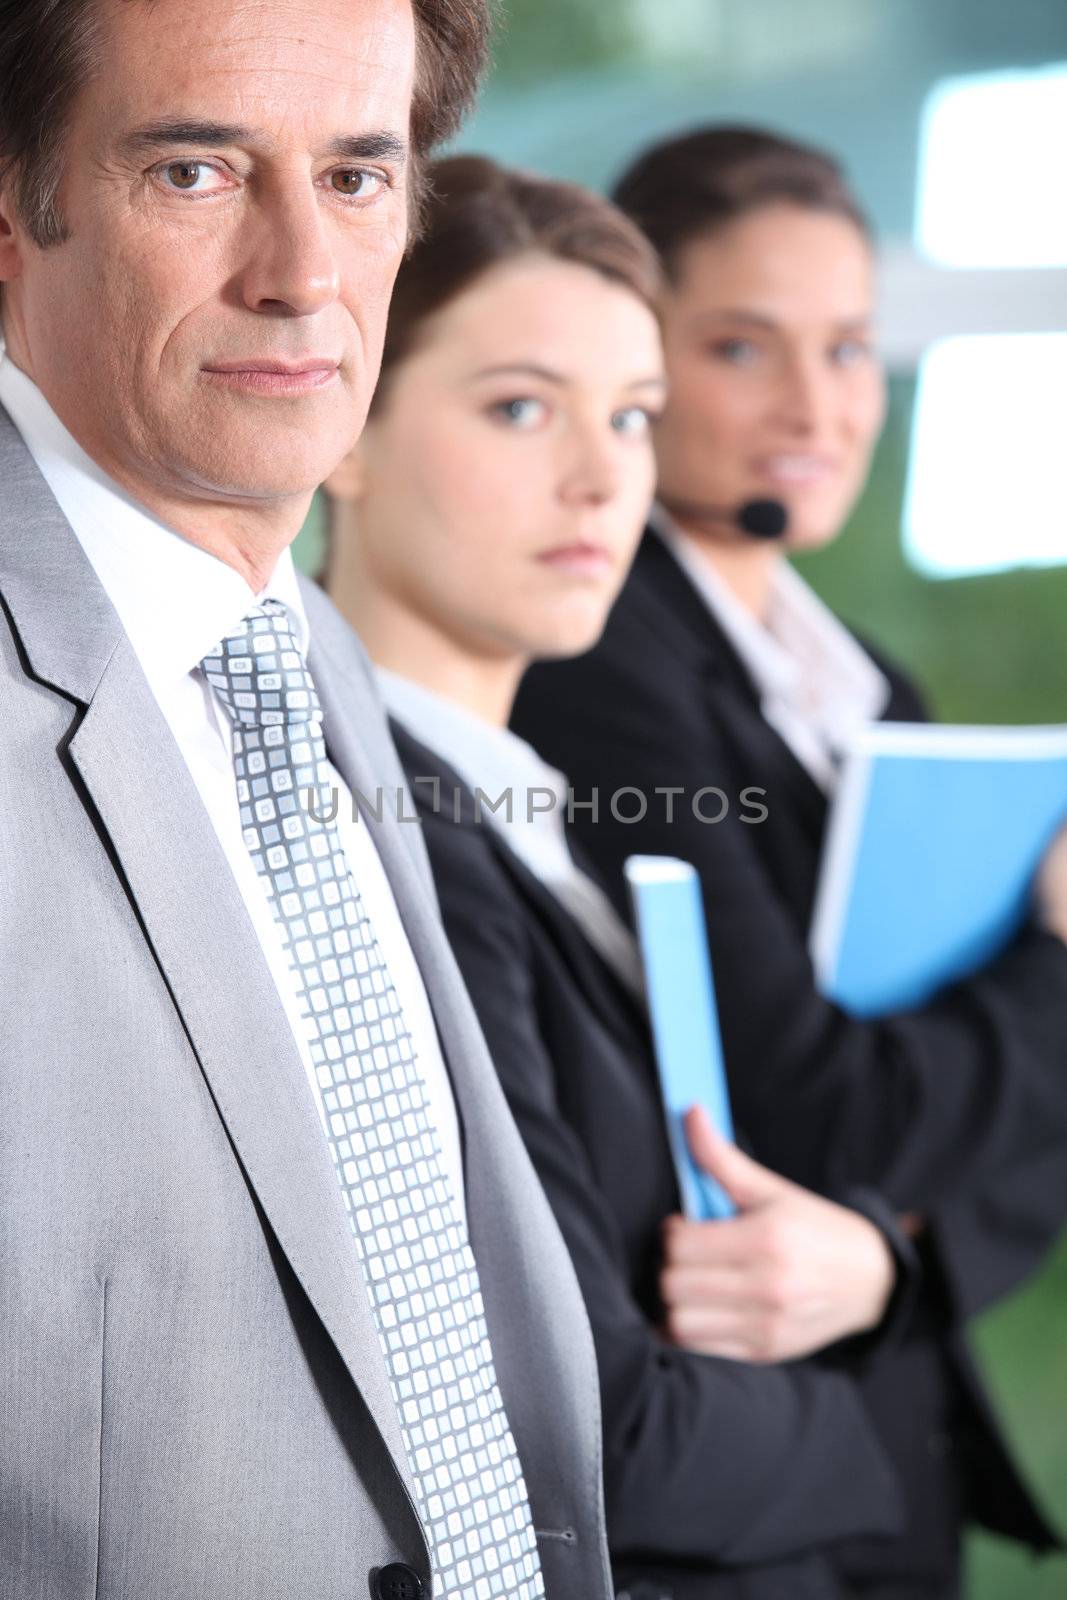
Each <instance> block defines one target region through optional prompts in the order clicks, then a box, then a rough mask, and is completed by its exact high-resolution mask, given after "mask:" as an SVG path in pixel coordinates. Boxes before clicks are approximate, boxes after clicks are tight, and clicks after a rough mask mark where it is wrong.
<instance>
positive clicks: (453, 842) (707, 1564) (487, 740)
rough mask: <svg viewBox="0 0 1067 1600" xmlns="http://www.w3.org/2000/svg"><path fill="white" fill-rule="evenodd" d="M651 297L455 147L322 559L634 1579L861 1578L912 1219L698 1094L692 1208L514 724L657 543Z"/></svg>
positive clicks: (596, 223) (614, 972) (787, 1586)
mask: <svg viewBox="0 0 1067 1600" xmlns="http://www.w3.org/2000/svg"><path fill="white" fill-rule="evenodd" d="M656 289H657V273H656V268H655V262H654V258H653V256H652V254H651V252H650V251H649V249H648V247H647V246H646V245H645V244H644V243H643V241H642V240H641V238H640V235H639V234H638V233H637V232H636V230H634V229H633V228H632V227H631V226H630V225H629V224H627V223H626V222H625V221H624V219H622V218H621V217H620V216H619V214H618V213H617V212H616V211H614V209H613V208H611V207H610V206H608V205H607V204H606V203H605V202H603V201H601V200H598V199H596V198H595V197H593V196H592V195H589V194H587V193H585V192H584V191H581V190H578V189H575V188H572V187H571V186H568V185H557V184H550V183H546V182H541V181H539V180H537V179H533V178H530V177H525V176H520V175H516V174H510V173H507V172H504V171H502V170H501V169H499V168H497V167H495V166H494V165H493V164H492V163H489V162H485V161H481V160H477V159H474V158H466V159H462V158H456V159H453V160H450V161H446V162H443V163H440V164H438V166H437V167H436V168H435V170H434V171H433V173H432V188H431V199H430V202H429V205H428V209H427V214H426V217H425V219H424V228H423V232H422V235H421V237H420V239H419V242H418V243H417V244H416V246H415V248H414V250H413V252H412V254H411V255H410V257H409V258H408V260H407V261H406V262H405V263H404V266H403V267H402V268H401V272H400V277H399V280H398V284H397V293H396V298H395V301H394V314H393V319H392V321H391V325H390V332H389V335H388V339H387V345H386V351H385V358H384V365H383V381H382V385H381V387H380V389H379V392H378V395H377V397H376V400H375V404H374V407H373V409H372V414H371V417H370V420H369V423H368V426H367V429H366V431H365V433H364V436H363V439H362V441H361V444H360V446H359V448H358V450H357V452H356V453H355V455H354V456H353V457H352V458H351V459H350V461H349V462H348V463H347V464H346V467H345V468H344V469H343V470H342V471H341V472H340V473H339V474H337V475H336V476H335V477H334V478H333V479H332V480H331V482H330V484H329V486H328V487H329V489H330V492H331V494H332V496H333V500H334V527H333V538H332V544H331V559H330V564H329V572H328V583H329V587H330V590H331V592H332V594H333V596H334V598H335V599H336V600H337V601H338V602H339V603H340V604H341V606H342V607H343V608H344V609H345V610H346V612H347V613H348V615H349V616H350V617H351V619H352V620H353V622H354V623H355V624H356V626H357V627H358V628H359V630H360V632H361V633H362V635H363V637H364V640H365V642H366V644H367V646H368V649H369V651H370V653H371V656H372V658H373V659H374V660H375V661H376V663H377V664H378V667H379V681H380V684H381V687H382V690H383V694H384V696H385V698H386V701H387V703H388V704H389V706H390V708H391V710H392V712H393V715H394V719H395V723H396V737H397V740H398V745H399V748H400V750H401V753H402V755H403V756H404V758H405V761H406V763H407V770H408V776H409V784H410V789H411V793H412V795H413V796H414V797H415V799H416V801H417V803H418V805H419V809H420V814H421V817H422V830H421V832H422V838H423V840H424V841H425V844H426V847H427V848H428V850H429V854H430V859H431V862H432V865H433V867H434V871H435V876H436V880H437V885H438V891H439V895H440V901H441V909H442V914H443V917H444V920H445V923H446V926H447V928H448V931H449V935H450V938H451V941H452V945H453V949H454V951H455V954H456V958H457V961H458V962H459V965H460V968H461V970H462V972H463V974H464V976H465V978H466V981H467V984H468V987H469V990H470V993H471V997H472V999H473V1001H474V1004H475V1007H476V1009H477V1011H478V1014H479V1017H480V1019H481V1022H482V1026H483V1028H484V1029H485V1032H486V1035H487V1038H488V1040H489V1043H490V1046H491V1050H492V1053H493V1057H494V1060H495V1063H496V1066H497V1070H498V1073H499V1075H500V1080H501V1083H502V1085H503V1088H504V1091H505V1093H506V1095H507V1098H508V1101H509V1104H510V1106H511V1109H512V1111H513V1114H514V1115H515V1118H516V1121H517V1124H518V1126H519V1129H520V1131H521V1133H522V1136H523V1138H524V1140H525V1142H526V1146H527V1148H528V1150H529V1152H530V1155H531V1157H532V1159H533V1161H534V1164H535V1166H536V1169H537V1171H538V1174H539V1176H540V1178H541V1181H542V1183H543V1184H544V1186H545V1189H546V1192H547V1194H548V1197H549V1200H550V1201H551V1203H552V1205H553V1208H554V1210H555V1213H556V1215H557V1217H558V1219H559V1222H560V1224H561V1227H562V1230H563V1232H564V1235H565V1237H566V1239H567V1242H568V1245H569V1247H570V1250H571V1252H572V1255H573V1257H574V1261H575V1264H576V1267H577V1271H578V1276H579V1280H580V1282H581V1285H582V1288H583V1292H584V1295H585V1299H586V1304H587V1307H588V1311H589V1316H590V1321H591V1324H592V1327H593V1331H594V1337H595V1340H596V1346H597V1353H598V1361H599V1366H600V1375H601V1407H602V1416H603V1430H604V1482H605V1498H606V1511H607V1520H608V1530H609V1539H610V1544H611V1548H612V1554H613V1560H614V1564H615V1572H616V1581H617V1587H618V1590H619V1593H620V1595H626V1596H628V1597H629V1600H845V1597H846V1596H847V1595H848V1594H849V1592H850V1591H849V1590H848V1588H847V1587H846V1586H845V1585H844V1584H843V1583H842V1582H841V1580H840V1578H839V1576H838V1574H837V1573H836V1571H835V1563H834V1551H835V1550H836V1548H837V1547H838V1546H839V1544H840V1543H841V1542H842V1541H846V1540H859V1539H862V1540H863V1541H864V1542H865V1543H866V1544H869V1545H870V1546H871V1547H872V1548H875V1547H877V1548H887V1547H889V1546H891V1545H892V1544H893V1543H894V1541H895V1539H897V1538H899V1536H900V1534H901V1531H902V1526H903V1519H902V1487H901V1485H900V1483H899V1481H898V1478H897V1475H896V1473H895V1472H894V1470H893V1468H892V1466H891V1464H890V1461H889V1458H888V1453H887V1451H886V1450H885V1448H884V1445H883V1443H882V1442H881V1441H880V1439H879V1438H878V1436H877V1434H876V1432H875V1430H874V1429H873V1427H872V1426H871V1423H870V1419H869V1417H868V1415H867V1411H866V1406H865V1403H864V1400H863V1398H862V1380H861V1377H860V1376H859V1375H860V1374H862V1372H863V1371H864V1370H865V1369H866V1367H868V1366H869V1365H871V1364H873V1363H875V1362H877V1361H878V1360H880V1359H881V1358H882V1357H883V1356H884V1355H887V1354H888V1352H889V1351H891V1349H892V1348H893V1346H894V1343H895V1340H896V1337H897V1330H898V1328H899V1327H900V1326H902V1324H903V1322H904V1320H906V1318H907V1315H908V1304H909V1295H910V1293H911V1289H912V1280H913V1274H914V1270H915V1267H914V1262H913V1260H912V1252H911V1247H910V1243H909V1240H908V1239H907V1237H906V1235H905V1234H904V1232H903V1231H902V1230H900V1229H899V1228H898V1226H897V1223H896V1218H895V1216H894V1213H893V1211H892V1208H891V1207H888V1206H886V1205H885V1203H884V1201H883V1200H882V1198H881V1197H880V1196H879V1195H878V1194H877V1193H875V1192H873V1191H867V1190H865V1189H863V1188H862V1187H861V1186H857V1187H856V1189H855V1191H854V1192H853V1191H849V1192H844V1191H842V1192H841V1193H840V1195H839V1196H838V1198H837V1200H836V1201H835V1200H831V1199H827V1198H823V1197H820V1196H817V1195H814V1194H810V1193H808V1192H806V1191H804V1190H803V1189H801V1188H800V1187H799V1186H797V1185H795V1184H792V1183H790V1182H788V1181H786V1180H784V1179H782V1178H781V1177H779V1176H778V1175H776V1174H774V1173H773V1172H771V1171H769V1170H767V1169H766V1168H764V1167H761V1166H759V1165H757V1164H756V1163H755V1162H753V1161H751V1160H750V1159H748V1158H747V1157H746V1156H745V1155H743V1154H742V1152H741V1151H740V1150H737V1149H734V1147H732V1146H729V1145H726V1144H724V1143H723V1142H722V1141H719V1140H716V1139H715V1138H714V1136H713V1135H712V1134H711V1133H710V1131H709V1130H708V1128H707V1127H706V1126H705V1125H704V1124H703V1123H702V1122H701V1121H700V1119H699V1118H694V1119H692V1125H691V1130H690V1131H691V1136H692V1140H693V1144H694V1149H695V1151H696V1153H697V1155H698V1157H699V1158H700V1159H702V1160H703V1161H704V1163H705V1164H706V1165H707V1166H708V1168H709V1170H712V1171H714V1172H715V1173H717V1174H718V1176H719V1177H720V1178H721V1179H722V1181H723V1182H725V1183H727V1184H728V1185H729V1186H730V1188H731V1189H732V1191H733V1193H734V1195H735V1198H736V1199H737V1201H738V1203H739V1208H740V1210H739V1215H738V1216H737V1217H736V1218H734V1219H732V1220H731V1221H729V1222H726V1223H722V1224H698V1223H688V1222H685V1221H683V1220H682V1219H681V1218H680V1217H678V1216H677V1215H676V1214H675V1213H676V1212H677V1208H678V1197H677V1193H676V1189H675V1183H674V1178H673V1174H672V1167H671V1161H670V1154H669V1150H668V1146H667V1140H666V1134H665V1129H664V1125H663V1119H662V1116H661V1113H660V1109H659V1102H658V1098H657V1093H656V1088H655V1069H654V1062H653V1056H652V1047H651V1040H650V1036H649V1029H648V1023H647V1019H646V1016H645V1012H644V1006H643V1002H642V998H641V992H640V980H639V976H638V975H637V963H636V952H635V949H634V945H633V941H632V938H631V936H630V935H629V933H628V931H627V930H626V928H625V927H624V925H623V924H622V922H621V920H620V919H619V918H618V916H617V915H616V913H615V912H614V911H613V910H612V908H611V905H610V902H609V900H608V898H607V896H606V895H605V894H604V892H603V889H602V888H601V887H600V886H599V884H598V883H597V882H596V880H595V878H594V877H593V875H592V874H591V873H586V872H583V871H582V869H581V867H580V866H579V865H578V864H577V863H576V862H575V861H574V859H573V857H572V856H571V855H570V854H569V852H568V850H567V848H566V843H565V838H564V833H563V827H562V818H561V817H560V815H559V813H558V811H551V810H548V809H546V795H548V796H551V795H552V794H553V793H554V790H555V786H556V785H557V784H558V778H557V776H556V775H555V774H553V773H551V772H549V771H547V770H546V769H545V768H544V767H543V765H542V764H541V763H540V762H539V761H538V759H537V757H536V755H535V754H534V753H533V752H532V751H531V750H529V748H528V747H526V746H524V745H522V744H521V743H520V742H519V741H517V740H516V739H514V737H513V736H512V735H511V734H509V733H508V732H507V729H506V722H507V717H508V713H509V711H510V708H511V703H512V700H513V697H514V692H515V688H516V686H517V684H518V681H519V678H520V677H521V674H522V672H523V670H524V668H525V667H526V665H527V664H528V662H529V661H530V659H531V658H532V657H533V656H535V655H537V654H543V653H546V652H549V653H564V652H568V651H574V650H577V649H582V648H585V647H587V646H588V645H589V644H590V643H591V642H592V640H593V639H594V638H595V637H596V635H597V633H598V632H599V630H600V628H601V627H602V625H603V621H604V618H605V615H606V613H607V610H608V607H609V605H610V603H611V601H612V599H613V598H614V596H615V595H616V593H617V592H618V589H619V586H620V585H621V583H622V580H623V577H624V575H625V572H626V569H627V566H628V564H629V561H630V559H631V557H632V554H633V549H634V546H635V544H636V542H637V539H638V537H639V534H640V529H641V525H642V522H643V519H644V515H645V512H646V510H647V505H648V502H649V499H650V497H651V493H652V487H653V459H652V451H651V443H650V437H649V425H650V418H651V416H652V415H654V414H655V413H656V412H657V411H658V409H659V408H660V406H661V405H662V393H663V386H662V355H661V349H660V344H659V336H658V330H657V326H656V322H655V318H654V316H653V313H652V311H651V309H650V306H651V303H652V301H653V300H654V297H655V293H656ZM505 790H510V791H511V798H512V806H513V812H512V820H511V821H510V822H509V821H508V820H507V815H506V810H505V807H504V805H503V804H502V802H501V795H502V793H503V791H505ZM479 791H480V793H479ZM411 803H412V801H411V800H410V799H409V800H408V802H407V804H408V805H409V806H410V805H411ZM528 803H529V805H530V807H531V814H532V815H533V816H534V822H533V824H532V825H527V824H526V823H525V822H524V820H523V819H524V818H525V816H526V815H527V811H526V807H527V804H528ZM709 1228H714V1229H715V1230H716V1231H715V1249H716V1250H717V1252H718V1255H717V1266H716V1268H715V1274H714V1275H715V1277H716V1280H717V1283H718V1289H717V1294H716V1302H715V1303H716V1310H717V1314H718V1319H719V1321H718V1326H717V1328H716V1329H715V1330H714V1331H709V1330H708V1329H707V1328H706V1327H703V1326H702V1332H701V1349H699V1350H698V1349H695V1348H693V1346H692V1343H691V1342H690V1340H689V1336H688V1335H689V1319H688V1314H687V1311H686V1308H685V1306H684V1305H680V1304H679V1305H670V1304H668V1303H666V1302H667V1298H668V1296H669V1291H670V1289H671V1280H670V1277H669V1275H668V1276H665V1275H664V1271H663V1261H664V1245H663V1241H664V1237H665V1236H667V1237H669V1238H670V1239H671V1240H672V1241H674V1247H675V1250H676V1252H680V1254H681V1256H684V1254H685V1252H686V1250H687V1249H693V1248H694V1247H695V1246H697V1245H699V1243H700V1241H701V1239H702V1237H703V1235H704V1233H706V1231H707V1230H708V1229H709ZM702 1272H703V1269H702ZM674 1277H675V1280H676V1285H677V1286H679V1287H680V1288H681V1289H682V1291H683V1297H684V1292H685V1268H684V1264H682V1265H680V1266H678V1267H676V1269H675V1274H674ZM745 1358H747V1359H745ZM590 1403H591V1404H593V1403H595V1401H594V1397H592V1396H591V1397H590ZM534 1509H535V1515H536V1507H535V1508H534Z"/></svg>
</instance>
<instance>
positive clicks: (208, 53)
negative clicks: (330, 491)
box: [0, 0, 415, 504]
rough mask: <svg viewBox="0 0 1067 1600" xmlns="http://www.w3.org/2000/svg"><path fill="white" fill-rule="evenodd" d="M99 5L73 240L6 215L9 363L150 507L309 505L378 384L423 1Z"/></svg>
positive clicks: (78, 140) (77, 162) (70, 194)
mask: <svg viewBox="0 0 1067 1600" xmlns="http://www.w3.org/2000/svg"><path fill="white" fill-rule="evenodd" d="M101 5H102V21H103V27H104V39H103V51H102V55H101V61H100V67H99V70H98V71H97V72H96V74H95V76H94V77H93V79H92V80H91V81H90V82H89V83H88V84H87V85H86V87H85V88H84V89H83V91H82V92H81V94H80V95H79V96H78V98H77V100H76V102H75V104H74V107H73V114H72V118H71V124H70V129H69V132H68V134H67V137H66V143H65V155H66V159H65V167H64V176H63V184H62V189H61V192H60V207H61V211H62V214H63V218H64V221H65V223H66V225H67V228H68V230H69V237H68V239H67V240H66V242H65V243H63V244H61V245H57V246H54V247H52V248H51V249H48V250H43V251H42V250H40V249H38V248H37V247H36V246H35V245H33V243H32V242H31V241H30V240H29V239H28V238H27V236H26V234H25V230H24V229H22V228H21V226H20V225H19V224H18V221H17V219H13V218H12V216H11V202H10V198H9V196H5V198H4V215H5V218H6V220H7V221H8V223H9V224H11V225H12V226H13V227H14V230H15V232H14V238H13V239H11V240H9V243H8V245H7V247H6V249H5V251H4V252H3V253H0V260H3V261H5V262H6V263H8V271H7V273H5V275H7V276H9V278H10V281H8V282H7V283H6V285H5V291H4V322H5V331H6V335H7V339H8V345H9V350H10V353H11V354H12V355H13V356H14V357H15V359H16V361H17V362H18V364H19V365H20V366H22V367H23V368H24V369H25V370H26V371H27V372H28V373H29V375H30V376H31V377H32V378H33V379H34V380H35V381H36V383H37V384H38V385H39V387H40V388H41V389H42V390H43V392H44V394H45V396H46V398H47V399H48V400H49V401H50V402H51V404H52V406H53V407H54V409H55V410H56V412H57V413H58V415H59V417H60V418H61V420H62V421H63V422H64V423H65V424H66V426H67V427H68V428H69V430H70V431H71V433H73V434H74V436H75V438H76V439H77V440H78V441H79V443H80V444H81V445H82V446H83V447H84V448H85V449H86V450H87V451H88V453H89V454H90V455H91V456H93V458H94V459H95V460H96V461H97V462H98V463H99V464H100V465H101V466H102V467H104V468H105V470H107V471H109V472H110V473H111V474H112V475H113V476H114V477H116V478H117V479H118V481H119V482H121V483H123V484H124V485H125V486H126V487H127V488H129V489H130V490H131V492H133V493H134V494H135V495H137V496H138V497H139V498H142V499H144V500H146V501H147V502H148V503H150V504H158V503H160V502H162V503H164V504H170V503H173V502H174V501H181V500H190V499H191V500H194V501H195V500H202V501H203V500H208V501H213V502H218V501H219V500H223V501H233V502H236V503H244V504H253V503H263V502H267V501H271V500H280V499H285V498H288V497H290V496H300V495H305V494H307V493H308V492H309V491H310V490H311V489H313V488H314V487H315V485H316V484H318V483H319V482H320V481H321V480H322V479H323V478H324V477H325V476H326V474H327V473H328V472H329V471H331V470H332V468H333V467H334V466H335V465H336V464H337V462H338V461H340V459H341V457H342V456H343V455H344V454H345V453H346V452H347V451H348V450H349V449H350V448H351V446H352V444H353V442H354V441H355V439H356V438H357V436H358V434H359V432H360V429H361V428H362V425H363V420H364V417H365V415H366V410H367V406H368V403H369V400H370V396H371V392H372V390H373V387H374V384H375V381H376V378H377V373H378V364H379V359H380V355H381V347H382V339H383V336H384V331H385V319H386V313H387V310H388V306H389V296H390V292H391V290H392V285H393V279H394V276H395V274H396V271H397V268H398V266H399V263H400V259H401V256H402V253H403V250H404V244H405V239H406V233H407V217H408V202H409V197H408V180H409V165H408V161H409V158H408V148H407V146H408V124H409V115H410V107H411V93H412V85H413V77H414V70H415V33H414V19H413V15H412V10H411V5H410V0H303V3H300V0H245V3H239V4H232V5H230V4H225V5H220V4H219V3H218V0H153V3H145V0H101ZM12 262H14V266H15V275H14V276H11V273H10V264H11V263H12Z"/></svg>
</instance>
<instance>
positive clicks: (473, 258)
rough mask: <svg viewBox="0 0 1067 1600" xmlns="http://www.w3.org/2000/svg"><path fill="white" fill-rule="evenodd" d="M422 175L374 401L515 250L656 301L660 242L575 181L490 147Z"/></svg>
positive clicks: (649, 302)
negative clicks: (498, 158) (539, 173)
mask: <svg viewBox="0 0 1067 1600" xmlns="http://www.w3.org/2000/svg"><path fill="white" fill-rule="evenodd" d="M426 177H427V185H428V188H427V194H426V199H425V201H424V203H423V209H422V213H421V218H420V227H419V233H418V237H417V238H416V239H415V242H414V244H413V245H412V247H411V249H410V250H409V252H408V254H407V256H406V257H405V259H404V261H403V263H402V265H401V268H400V272H399V274H398V276H397V280H396V287H395V289H394V291H393V299H392V303H391V306H390V310H389V323H388V328H387V330H386V336H385V349H384V352H383V355H382V381H381V382H380V383H379V386H378V389H377V391H376V394H375V405H377V404H379V403H380V402H381V400H382V397H383V393H385V394H387V393H388V388H389V374H390V372H391V371H392V370H393V369H394V368H395V367H396V366H397V365H398V364H399V363H400V362H401V361H403V360H404V359H405V357H406V356H408V355H410V354H411V351H412V350H413V349H414V348H415V346H416V344H417V343H418V339H419V335H420V333H421V331H422V329H423V326H424V324H425V323H426V322H427V321H428V319H429V318H430V317H432V316H433V315H434V314H435V312H438V311H441V310H443V309H444V307H445V306H447V305H448V304H449V302H450V301H452V300H455V299H456V298H457V297H458V296H459V295H460V294H462V293H463V292H464V290H466V289H467V288H469V287H470V285H471V284H472V283H474V281H475V280H476V279H477V278H480V277H481V276H482V274H483V273H485V272H488V271H489V270H490V269H491V268H492V267H496V266H499V265H501V264H502V263H504V262H506V261H511V260H513V259H515V258H516V257H519V256H525V255H544V256H550V257H552V258H553V259H554V260H557V261H569V262H573V263H575V264H576V265H577V266H583V267H589V268H590V269H591V270H592V271H593V272H598V273H599V274H600V275H601V277H603V278H606V279H607V280H608V281H609V282H610V283H616V284H619V285H621V286H622V287H623V288H626V289H629V290H631V291H632V292H633V293H634V294H635V295H637V296H638V298H639V299H641V300H642V301H644V303H645V304H646V305H648V306H649V307H650V308H654V307H655V304H656V299H657V296H658V293H659V289H660V271H659V264H658V262H657V260H656V255H655V251H654V250H653V249H652V247H651V245H650V244H649V242H648V240H647V239H646V238H645V237H644V236H643V235H642V233H641V232H640V230H639V229H638V228H636V227H635V226H634V224H633V223H632V222H630V221H629V220H628V219H627V218H626V217H624V216H623V214H622V212H621V211H619V210H618V208H617V207H616V206H614V205H612V203H611V201H610V200H605V199H604V198H603V197H602V196H601V195H597V194H594V193H593V192H592V191H591V190H589V189H583V188H581V187H580V186H579V185H578V184H574V183H561V182H557V181H554V180H549V179H547V178H538V177H535V176H533V175H532V174H529V173H525V172H516V171H511V170H508V169H506V168H504V167H501V166H498V165H497V163H496V162H495V161H490V160H489V159H488V158H487V157H485V156H449V157H446V158H445V159H444V160H441V161H435V162H433V163H431V165H430V166H429V168H428V169H427V173H426ZM372 410H373V407H372Z"/></svg>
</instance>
